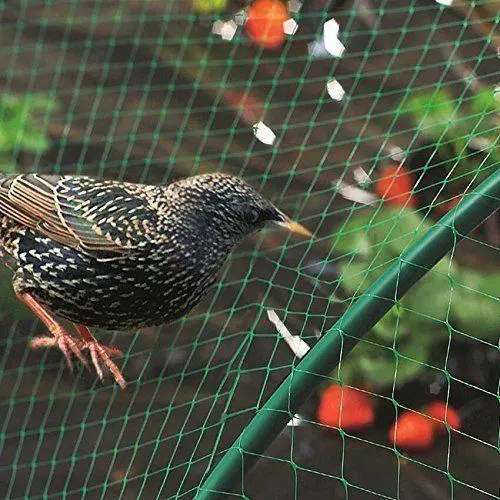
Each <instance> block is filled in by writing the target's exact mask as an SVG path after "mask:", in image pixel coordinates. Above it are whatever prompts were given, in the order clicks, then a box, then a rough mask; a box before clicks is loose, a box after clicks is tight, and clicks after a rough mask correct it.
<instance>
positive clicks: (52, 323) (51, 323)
mask: <svg viewBox="0 0 500 500" xmlns="http://www.w3.org/2000/svg"><path fill="white" fill-rule="evenodd" d="M17 296H18V298H19V299H20V300H21V301H23V302H24V303H25V304H26V305H27V306H28V307H29V308H30V309H31V310H32V311H33V312H34V313H35V315H36V316H37V317H38V318H39V319H40V321H41V322H42V323H43V324H44V325H45V326H46V327H47V328H48V330H49V332H50V333H51V334H52V336H51V337H35V338H34V339H33V340H32V341H31V342H30V346H31V348H33V349H40V348H42V347H52V346H55V345H57V347H59V349H60V350H61V351H62V353H63V354H64V356H65V358H66V361H67V363H68V367H69V369H70V370H71V371H73V362H72V360H71V354H74V355H75V356H76V357H77V358H78V359H79V360H80V361H81V362H82V363H83V364H84V365H85V366H88V365H87V360H86V359H85V358H84V356H83V354H82V348H83V347H84V344H83V342H82V341H80V340H78V339H75V338H74V337H72V336H71V335H70V334H69V333H68V332H67V331H66V329H65V328H64V327H63V326H62V325H61V324H60V323H59V322H58V321H57V320H56V319H55V318H54V316H52V314H51V313H50V312H49V310H48V309H46V308H45V307H44V306H42V305H41V304H40V303H38V301H37V300H36V299H35V298H34V297H33V296H32V295H30V294H29V293H19V294H17Z"/></svg>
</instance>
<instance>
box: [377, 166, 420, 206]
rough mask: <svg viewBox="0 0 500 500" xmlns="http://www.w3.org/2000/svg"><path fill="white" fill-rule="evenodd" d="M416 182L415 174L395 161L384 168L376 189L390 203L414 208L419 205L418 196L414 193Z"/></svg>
mask: <svg viewBox="0 0 500 500" xmlns="http://www.w3.org/2000/svg"><path fill="white" fill-rule="evenodd" d="M414 184H415V182H414V179H413V176H412V175H411V174H410V173H409V172H408V171H407V170H406V168H405V167H403V165H400V164H399V163H394V164H393V165H391V166H388V167H385V168H383V169H382V172H381V173H380V177H379V179H378V181H377V183H376V184H375V191H376V192H377V194H378V196H379V197H380V198H382V199H384V200H385V201H386V202H387V203H389V204H390V205H400V206H402V205H405V206H408V207H411V208H414V207H416V206H417V201H416V198H415V196H413V194H412V189H413V186H414Z"/></svg>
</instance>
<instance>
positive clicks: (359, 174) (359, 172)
mask: <svg viewBox="0 0 500 500" xmlns="http://www.w3.org/2000/svg"><path fill="white" fill-rule="evenodd" d="M354 180H355V181H356V182H357V183H358V184H366V183H367V182H370V176H369V175H368V174H367V173H366V172H365V169H364V168H362V167H356V168H355V169H354Z"/></svg>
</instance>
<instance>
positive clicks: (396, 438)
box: [389, 411, 434, 451]
mask: <svg viewBox="0 0 500 500" xmlns="http://www.w3.org/2000/svg"><path fill="white" fill-rule="evenodd" d="M396 423H397V427H396V424H393V426H392V427H391V429H390V430H389V440H390V441H391V443H393V444H394V445H395V446H396V448H403V449H406V450H420V451H422V450H426V449H428V448H429V447H430V446H431V445H432V443H433V441H434V425H433V423H432V421H431V419H430V418H428V417H425V416H423V415H419V414H417V413H413V412H409V411H405V412H403V413H402V414H401V415H400V416H399V418H398V419H397V422H396Z"/></svg>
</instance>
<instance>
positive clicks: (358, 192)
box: [336, 181, 378, 205]
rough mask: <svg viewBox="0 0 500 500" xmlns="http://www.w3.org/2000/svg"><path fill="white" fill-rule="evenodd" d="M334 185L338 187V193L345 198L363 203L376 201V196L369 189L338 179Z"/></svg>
mask: <svg viewBox="0 0 500 500" xmlns="http://www.w3.org/2000/svg"><path fill="white" fill-rule="evenodd" d="M336 186H337V187H338V188H339V193H340V194H341V195H342V196H343V197H344V198H345V199H346V200H351V201H354V202H356V203H362V204H363V205H373V204H374V203H376V202H377V200H378V198H377V197H376V196H375V195H374V194H373V193H370V192H369V191H365V190H364V189H361V188H358V187H356V186H351V185H350V184H347V183H346V182H343V181H338V182H337V183H336Z"/></svg>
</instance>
